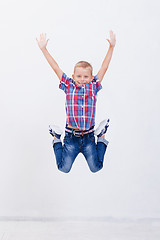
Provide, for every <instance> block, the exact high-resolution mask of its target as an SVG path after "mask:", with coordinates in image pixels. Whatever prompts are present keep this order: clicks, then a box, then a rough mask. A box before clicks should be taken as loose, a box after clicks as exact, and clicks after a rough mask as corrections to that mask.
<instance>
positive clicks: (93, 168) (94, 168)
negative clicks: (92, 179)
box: [90, 164, 103, 173]
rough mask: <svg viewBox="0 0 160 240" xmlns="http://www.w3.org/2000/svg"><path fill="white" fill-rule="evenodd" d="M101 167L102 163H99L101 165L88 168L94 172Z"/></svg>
mask: <svg viewBox="0 0 160 240" xmlns="http://www.w3.org/2000/svg"><path fill="white" fill-rule="evenodd" d="M102 168H103V164H101V165H99V166H97V167H90V170H91V172H93V173H96V172H98V171H99V170H101V169H102Z"/></svg>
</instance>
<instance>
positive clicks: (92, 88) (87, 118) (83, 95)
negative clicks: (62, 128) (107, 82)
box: [59, 73, 102, 130]
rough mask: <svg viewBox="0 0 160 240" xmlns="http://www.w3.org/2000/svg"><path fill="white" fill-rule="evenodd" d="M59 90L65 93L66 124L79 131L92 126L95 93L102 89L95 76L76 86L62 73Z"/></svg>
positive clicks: (93, 123) (93, 122) (93, 121)
mask: <svg viewBox="0 0 160 240" xmlns="http://www.w3.org/2000/svg"><path fill="white" fill-rule="evenodd" d="M59 88H60V89H62V90H63V91H64V92H65V93H66V102H65V108H66V115H67V119H66V123H67V124H69V125H71V126H72V127H77V128H79V129H80V130H88V129H89V128H90V127H92V126H94V125H95V109H96V100H97V92H98V91H99V90H100V89H101V88H102V85H101V83H100V81H99V79H98V77H97V75H95V76H94V78H93V80H92V81H91V82H89V83H86V84H83V85H81V86H78V85H77V84H76V83H75V81H74V80H73V79H72V78H69V77H67V75H66V74H65V73H63V75H62V79H61V82H60V84H59Z"/></svg>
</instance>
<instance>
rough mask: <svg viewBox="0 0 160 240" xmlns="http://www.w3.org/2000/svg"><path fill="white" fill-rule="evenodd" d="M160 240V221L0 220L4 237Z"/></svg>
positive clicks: (0, 237)
mask: <svg viewBox="0 0 160 240" xmlns="http://www.w3.org/2000/svg"><path fill="white" fill-rule="evenodd" d="M90 239H91V240H160V221H137V222H136V221H127V222H126V221H115V222H113V221H72V220H71V221H0V240H90Z"/></svg>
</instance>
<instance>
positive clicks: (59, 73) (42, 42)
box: [36, 33, 63, 81]
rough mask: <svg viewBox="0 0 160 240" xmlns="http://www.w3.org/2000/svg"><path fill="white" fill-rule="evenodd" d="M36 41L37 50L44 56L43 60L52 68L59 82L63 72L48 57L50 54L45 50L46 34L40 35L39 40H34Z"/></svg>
mask: <svg viewBox="0 0 160 240" xmlns="http://www.w3.org/2000/svg"><path fill="white" fill-rule="evenodd" d="M36 40H37V43H38V46H39V48H40V49H41V51H42V53H43V54H44V56H45V58H46V59H47V61H48V63H49V65H50V66H51V67H52V69H53V70H54V72H55V73H56V75H57V76H58V78H59V80H60V81H61V79H62V74H63V71H62V70H61V69H60V67H59V66H58V64H57V62H56V61H55V60H54V58H53V57H52V56H51V55H50V53H49V52H48V50H47V49H46V46H47V43H48V40H49V39H48V40H46V33H45V34H43V33H42V34H40V40H39V41H38V39H37V38H36Z"/></svg>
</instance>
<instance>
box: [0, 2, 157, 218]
mask: <svg viewBox="0 0 160 240" xmlns="http://www.w3.org/2000/svg"><path fill="white" fill-rule="evenodd" d="M159 7H160V4H159V1H158V0H157V1H156V0H153V1H145V0H139V1H138V0H137V1H135V0H134V1H132V0H130V1H127V0H122V1H118V0H112V1H111V0H110V1H105V0H99V1H91V0H88V1H87V0H81V1H80V0H78V1H75V0H68V1H64V0H59V1H55V0H53V1H51V0H50V1H49V0H48V1H47V0H45V1H33V0H32V1H31V0H28V1H20V0H19V1H18V0H15V1H11V0H10V1H7V0H6V1H3V2H1V3H0V32H1V39H0V41H1V44H0V83H1V85H0V109H1V118H0V119H1V124H0V146H1V150H0V216H1V217H20V216H22V217H42V218H45V217H74V216H75V217H115V218H123V217H124V218H125V217H129V218H134V217H138V218H148V217H156V218H158V217H160V205H159V202H160V193H159V184H160V177H159V169H160V162H159V153H160V150H159V149H160V147H159V134H160V128H159V122H160V113H159V109H160V97H159V87H160V83H159V79H160V74H159V56H160V55H159V54H160V45H159V43H160V41H159V40H160V34H159V28H160V26H159V25H160V24H159V22H160V17H159ZM109 30H113V32H114V33H115V34H116V40H117V43H116V46H115V49H114V52H113V56H112V59H111V62H110V65H109V68H108V70H107V72H106V75H105V77H104V79H103V81H102V86H103V89H102V90H101V91H100V92H99V93H98V100H97V111H96V124H97V125H98V123H99V122H100V121H102V120H103V119H104V118H106V117H109V118H110V127H109V128H108V133H107V134H106V138H107V140H108V141H109V145H108V149H107V152H106V155H105V160H104V167H103V169H102V170H101V171H99V172H97V173H92V172H90V170H89V168H88V166H87V163H86V160H85V159H84V157H83V156H82V155H81V154H79V155H78V157H77V159H76V161H75V163H74V165H73V167H72V170H71V172H70V173H68V174H65V173H63V172H60V171H59V170H58V169H57V166H56V161H55V156H54V153H53V149H52V136H51V135H50V134H49V131H48V125H49V124H58V125H59V126H60V127H61V128H63V129H64V127H65V106H64V101H65V94H64V92H63V91H62V90H60V89H59V80H58V78H57V76H56V74H55V73H54V71H53V70H52V68H51V67H50V65H49V64H48V62H47V60H46V59H45V57H44V56H43V53H42V52H41V50H40V49H39V47H38V45H37V42H36V37H37V38H39V36H40V33H47V38H49V39H50V40H49V42H48V45H47V49H48V51H49V52H50V54H51V55H52V56H53V57H54V58H55V60H56V61H57V63H58V64H59V66H60V67H61V69H62V70H63V71H64V72H65V73H66V74H67V75H68V76H71V74H72V73H73V68H74V65H75V64H76V62H78V61H79V60H86V61H89V62H90V63H91V64H92V66H93V69H94V72H93V73H94V74H97V72H98V70H99V68H100V66H101V63H102V61H103V59H104V57H105V55H106V53H107V51H108V47H109V43H108V42H107V40H106V38H107V37H109Z"/></svg>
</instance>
